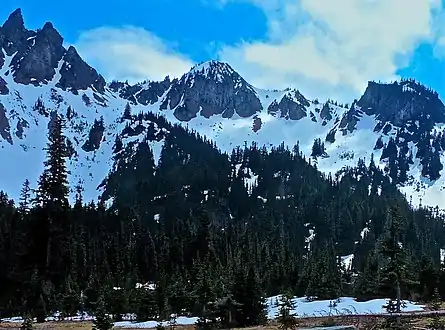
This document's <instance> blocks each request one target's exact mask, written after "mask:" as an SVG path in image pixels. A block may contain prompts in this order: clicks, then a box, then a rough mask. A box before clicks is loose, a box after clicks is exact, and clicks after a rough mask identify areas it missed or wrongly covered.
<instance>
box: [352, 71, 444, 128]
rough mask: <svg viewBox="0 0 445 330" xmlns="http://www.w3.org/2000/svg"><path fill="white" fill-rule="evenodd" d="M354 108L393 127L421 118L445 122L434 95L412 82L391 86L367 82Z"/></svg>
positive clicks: (442, 109) (437, 99)
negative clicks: (357, 107)
mask: <svg viewBox="0 0 445 330" xmlns="http://www.w3.org/2000/svg"><path fill="white" fill-rule="evenodd" d="M357 105H359V106H360V107H361V108H362V110H363V111H364V112H365V113H366V114H368V115H376V116H377V118H378V119H379V120H380V121H382V122H390V123H392V124H393V125H396V126H402V125H404V124H405V123H406V122H407V121H408V120H418V119H421V118H423V117H428V118H429V119H430V120H431V121H432V122H435V123H443V122H445V106H444V104H443V103H442V101H441V100H440V99H439V96H438V94H437V93H436V92H433V91H431V90H429V89H427V88H426V87H424V86H422V85H420V84H419V83H417V82H415V81H412V80H406V81H401V82H394V83H392V84H381V83H376V82H369V83H368V87H367V88H366V91H365V93H364V94H363V96H362V97H361V98H360V100H359V101H358V103H357Z"/></svg>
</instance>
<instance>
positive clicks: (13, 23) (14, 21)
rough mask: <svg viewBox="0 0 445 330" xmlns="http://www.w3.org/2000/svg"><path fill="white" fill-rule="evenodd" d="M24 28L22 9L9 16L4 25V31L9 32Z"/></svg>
mask: <svg viewBox="0 0 445 330" xmlns="http://www.w3.org/2000/svg"><path fill="white" fill-rule="evenodd" d="M24 27H25V22H24V21H23V15H22V10H21V9H20V8H17V9H16V10H14V11H13V12H12V13H11V14H10V15H9V17H8V19H7V20H6V22H5V23H4V24H3V26H2V29H5V30H9V29H17V28H24Z"/></svg>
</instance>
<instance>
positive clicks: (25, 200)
mask: <svg viewBox="0 0 445 330" xmlns="http://www.w3.org/2000/svg"><path fill="white" fill-rule="evenodd" d="M30 185H31V183H30V182H29V180H28V179H26V180H25V182H24V183H23V187H22V190H21V192H20V211H22V212H23V213H27V212H29V207H30V202H31V187H30Z"/></svg>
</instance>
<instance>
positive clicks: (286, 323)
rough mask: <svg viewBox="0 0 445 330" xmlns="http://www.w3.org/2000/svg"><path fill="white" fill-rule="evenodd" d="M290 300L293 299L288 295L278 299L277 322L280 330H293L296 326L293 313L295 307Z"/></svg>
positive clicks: (296, 322)
mask: <svg viewBox="0 0 445 330" xmlns="http://www.w3.org/2000/svg"><path fill="white" fill-rule="evenodd" d="M292 299H293V297H292V295H290V294H285V295H282V296H281V297H280V302H279V305H278V307H279V310H278V315H277V322H278V323H279V324H280V329H282V330H290V329H294V328H295V327H296V326H297V324H298V321H297V318H296V317H295V315H294V312H293V310H295V308H296V305H295V303H294V302H293V301H292Z"/></svg>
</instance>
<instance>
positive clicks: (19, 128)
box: [15, 119, 29, 139]
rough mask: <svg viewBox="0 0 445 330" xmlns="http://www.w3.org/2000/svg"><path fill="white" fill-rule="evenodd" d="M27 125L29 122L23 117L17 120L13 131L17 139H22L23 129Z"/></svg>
mask: <svg viewBox="0 0 445 330" xmlns="http://www.w3.org/2000/svg"><path fill="white" fill-rule="evenodd" d="M28 127H29V123H28V122H27V121H26V120H25V119H21V120H19V121H17V127H16V131H15V135H16V136H17V137H18V138H19V139H23V133H24V129H25V128H28Z"/></svg>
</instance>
